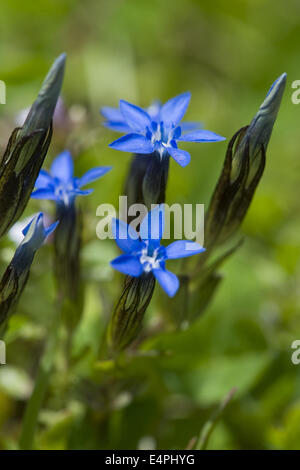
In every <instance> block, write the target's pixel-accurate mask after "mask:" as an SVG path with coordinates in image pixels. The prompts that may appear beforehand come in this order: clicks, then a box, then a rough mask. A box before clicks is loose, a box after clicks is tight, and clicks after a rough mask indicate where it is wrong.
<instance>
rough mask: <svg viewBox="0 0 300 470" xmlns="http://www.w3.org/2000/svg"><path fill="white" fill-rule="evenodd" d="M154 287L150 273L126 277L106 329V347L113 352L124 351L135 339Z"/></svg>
mask: <svg viewBox="0 0 300 470" xmlns="http://www.w3.org/2000/svg"><path fill="white" fill-rule="evenodd" d="M154 287H155V278H154V276H153V274H152V273H151V272H150V273H148V274H146V273H145V274H143V275H142V276H140V277H131V276H126V279H125V284H124V289H123V292H122V294H121V297H120V299H119V301H118V303H117V305H116V308H115V310H114V312H113V315H112V318H111V321H110V324H109V327H108V335H107V339H108V346H109V348H110V349H111V350H112V351H113V352H118V351H121V350H123V349H125V348H126V347H127V346H128V345H129V344H131V343H132V341H134V340H135V338H136V337H137V335H138V333H139V331H140V330H141V327H142V322H143V318H144V314H145V311H146V309H147V307H148V305H149V303H150V300H151V298H152V295H153V291H154Z"/></svg>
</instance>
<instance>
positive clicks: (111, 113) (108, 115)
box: [100, 106, 124, 122]
mask: <svg viewBox="0 0 300 470" xmlns="http://www.w3.org/2000/svg"><path fill="white" fill-rule="evenodd" d="M100 113H101V114H102V116H103V117H105V119H107V120H108V121H114V122H124V116H123V114H122V113H121V111H120V110H119V109H118V108H112V107H110V106H103V108H101V109H100Z"/></svg>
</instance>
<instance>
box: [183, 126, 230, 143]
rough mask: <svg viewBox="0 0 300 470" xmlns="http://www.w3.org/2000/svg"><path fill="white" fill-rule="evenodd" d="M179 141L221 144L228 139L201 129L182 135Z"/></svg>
mask: <svg viewBox="0 0 300 470" xmlns="http://www.w3.org/2000/svg"><path fill="white" fill-rule="evenodd" d="M178 140H181V141H182V142H220V141H221V140H226V138H225V137H222V136H221V135H218V134H215V133H214V132H211V131H207V130H205V129H199V130H197V131H194V132H189V133H188V134H184V135H182V136H181V137H179V139H178Z"/></svg>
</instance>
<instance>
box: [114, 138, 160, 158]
mask: <svg viewBox="0 0 300 470" xmlns="http://www.w3.org/2000/svg"><path fill="white" fill-rule="evenodd" d="M109 146H110V147H112V148H113V149H116V150H122V151H123V152H132V153H144V154H148V153H152V152H153V150H154V149H153V145H152V143H151V141H150V140H149V139H147V138H146V137H144V136H143V135H140V134H127V135H124V136H123V137H120V139H117V140H115V141H114V142H112V143H111V144H109Z"/></svg>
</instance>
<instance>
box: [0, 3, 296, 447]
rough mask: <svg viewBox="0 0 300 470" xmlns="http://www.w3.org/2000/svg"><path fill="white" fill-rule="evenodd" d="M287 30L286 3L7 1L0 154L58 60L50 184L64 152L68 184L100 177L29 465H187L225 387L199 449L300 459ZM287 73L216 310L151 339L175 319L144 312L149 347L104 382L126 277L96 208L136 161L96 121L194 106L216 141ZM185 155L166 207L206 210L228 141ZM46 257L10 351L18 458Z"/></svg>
mask: <svg viewBox="0 0 300 470" xmlns="http://www.w3.org/2000/svg"><path fill="white" fill-rule="evenodd" d="M299 27H300V3H299V2H298V1H297V0H290V1H288V2H281V1H274V0H272V1H271V0H243V1H236V0H228V1H226V2H224V1H220V0H215V1H214V2H211V1H210V0H201V1H200V0H199V1H197V0H183V1H178V2H174V1H172V0H152V1H143V0H126V1H125V0H124V1H122V0H110V1H108V0H107V1H102V0H86V1H84V2H81V1H79V0H39V2H36V1H33V0H28V1H27V2H22V1H20V0H10V2H2V4H1V15H0V79H1V80H4V81H5V83H6V86H7V104H6V105H0V131H1V133H0V145H1V148H2V150H4V148H5V146H6V143H7V140H8V137H9V135H10V133H11V131H12V129H13V128H14V127H15V120H16V117H17V116H18V113H19V112H20V110H22V109H24V108H26V107H27V106H29V105H30V104H31V103H32V101H33V100H34V98H35V96H36V93H37V91H38V89H39V86H40V84H41V82H42V80H43V77H44V75H45V74H46V72H47V70H48V68H49V67H50V64H51V63H52V61H53V60H54V58H55V57H56V56H57V55H59V54H60V53H61V52H63V51H65V52H66V53H67V55H68V59H67V68H66V75H65V81H64V85H63V93H62V95H63V99H64V103H65V106H66V113H67V118H66V121H67V124H66V125H65V127H63V126H56V128H55V130H54V136H53V139H52V144H51V147H50V151H49V153H48V156H47V159H46V162H45V167H47V166H48V165H49V163H50V162H51V159H52V158H53V157H54V156H55V155H56V154H57V153H58V152H59V151H61V150H62V149H64V148H70V149H71V150H72V151H73V154H74V158H75V159H76V161H75V168H76V173H77V175H78V176H80V175H81V174H82V173H83V172H84V171H86V170H87V169H89V168H90V167H91V166H97V165H107V164H109V165H113V170H112V171H111V172H110V173H109V174H108V175H107V176H105V177H104V178H103V179H101V181H99V182H97V184H95V185H94V187H95V191H94V193H93V194H92V195H91V196H90V197H88V198H85V199H82V201H81V205H82V208H83V210H84V216H85V225H84V241H85V245H84V250H83V263H84V277H85V281H86V285H87V292H86V306H85V311H84V318H83V321H82V323H81V325H80V328H79V330H78V332H77V333H76V338H75V341H74V345H73V365H72V368H68V366H67V365H66V364H65V362H64V357H63V354H62V353H61V352H59V351H58V353H57V358H56V368H55V372H54V374H53V376H52V379H51V384H50V387H49V390H48V393H47V397H46V401H45V403H44V406H43V409H42V412H41V414H40V423H39V431H38V433H37V439H36V446H37V447H38V448H43V449H48V448H50V449H63V448H75V449H76V448H80V449H82V448H94V449H105V448H114V449H137V448H158V449H172V448H180V449H183V448H185V447H186V446H187V444H188V442H189V441H190V439H191V438H192V437H193V436H197V435H199V433H200V431H201V428H202V426H203V425H204V423H205V422H206V421H207V419H208V418H209V416H210V415H211V413H212V411H213V410H214V409H215V408H216V406H217V405H218V404H219V403H220V401H221V400H222V399H223V398H224V397H225V396H226V394H227V393H228V392H229V390H230V389H231V388H232V387H237V389H238V391H237V393H236V395H235V398H234V399H233V400H232V402H231V403H230V405H229V406H228V409H227V410H226V412H225V413H224V415H223V417H222V419H221V420H220V422H219V423H218V425H217V426H216V428H215V430H214V432H213V434H212V436H211V438H210V440H209V444H208V448H209V449H272V448H273V449H300V426H299V421H300V365H298V366H297V365H293V364H292V362H291V354H292V349H291V343H292V342H293V341H294V340H296V339H300V316H299V313H300V289H299V285H300V282H299V281H300V263H299V259H300V239H299V232H300V215H299V205H300V203H299V175H300V158H299V149H298V142H299V122H300V106H297V105H294V104H292V102H291V94H292V91H293V90H292V88H291V83H292V82H293V81H294V80H297V79H300V70H299V45H298V35H299ZM283 72H287V74H288V81H287V87H286V91H285V95H284V97H283V102H282V106H281V109H280V111H279V115H278V119H277V122H276V124H275V127H274V131H273V135H272V138H271V141H270V144H269V148H268V153H267V166H266V170H265V173H264V176H263V178H262V180H261V182H260V184H259V187H258V190H257V192H256V195H255V198H254V200H253V203H252V205H251V208H250V211H249V213H248V215H247V218H246V220H245V222H244V224H243V227H242V230H241V235H242V236H243V238H244V244H243V246H242V247H241V248H240V249H239V251H238V252H237V253H236V254H235V255H234V256H233V257H232V258H231V259H230V260H229V261H228V262H227V264H225V265H224V267H223V268H222V273H223V275H224V281H223V282H222V284H221V287H220V288H219V290H218V292H217V295H216V297H215V298H214V301H213V302H212V303H211V304H210V306H209V308H208V309H207V311H206V312H205V313H204V315H203V316H202V317H201V318H199V319H198V320H197V322H196V323H194V324H193V325H192V326H190V327H189V328H188V329H186V330H185V331H175V330H174V329H173V330H172V328H168V327H167V326H166V327H165V324H166V325H167V323H164V322H162V323H161V318H164V317H167V316H168V315H169V316H170V315H172V312H170V311H168V312H165V311H164V303H163V302H162V301H161V299H162V295H160V294H159V295H158V294H157V295H156V296H155V298H154V301H153V302H152V304H151V306H150V308H149V311H148V313H147V321H148V324H149V328H153V329H156V335H154V336H153V337H152V338H150V339H148V340H146V342H145V343H144V345H143V348H142V352H140V353H139V354H136V355H128V357H127V356H126V357H123V358H122V360H120V363H119V364H117V365H116V364H114V363H111V362H97V358H98V348H99V344H100V338H101V336H102V333H103V329H104V325H105V322H106V319H107V315H109V313H110V310H111V305H112V302H113V301H115V299H116V298H117V295H118V292H119V291H120V288H121V287H120V286H121V278H120V277H118V276H116V274H115V273H114V272H113V271H112V269H111V268H110V267H109V260H110V259H112V258H113V257H114V256H116V255H117V249H116V247H115V245H114V244H113V243H111V242H110V241H99V240H97V238H96V234H95V229H96V225H97V222H98V219H97V217H96V208H97V206H98V205H99V204H101V203H103V202H107V203H113V204H115V205H116V204H117V202H118V196H119V194H122V190H123V182H124V178H125V176H126V172H127V167H128V164H129V162H130V158H131V157H130V155H129V154H126V153H122V152H117V151H113V150H111V149H110V148H109V147H108V143H109V142H111V141H112V140H113V139H114V138H116V134H113V133H112V132H110V131H108V130H107V129H105V128H103V127H101V117H100V115H99V108H100V107H101V106H103V105H109V106H117V104H118V101H119V99H120V98H123V99H126V100H129V101H132V102H134V103H136V104H138V105H140V106H143V107H146V106H148V105H149V104H150V102H151V101H152V100H153V99H155V98H158V99H160V100H162V101H165V100H167V99H168V98H170V97H172V96H175V95H176V94H179V93H181V92H183V91H186V90H190V91H191V92H192V100H191V104H190V107H189V110H188V113H187V115H186V118H187V119H188V120H200V121H202V122H204V124H205V127H206V128H208V129H210V130H213V131H215V132H217V133H219V134H221V135H224V136H226V137H227V139H229V138H230V137H231V136H232V135H233V133H234V132H235V131H236V130H238V129H239V128H240V127H241V126H243V125H246V124H248V123H249V122H250V120H251V118H252V117H253V116H254V114H255V112H256V111H257V109H258V107H259V105H260V103H261V102H262V100H263V98H264V96H265V94H266V92H267V90H268V88H269V86H270V85H271V83H272V82H273V81H274V80H275V79H276V78H277V77H278V76H279V75H280V74H281V73H283ZM184 148H185V149H186V150H188V151H190V153H191V155H192V161H191V163H190V165H189V166H188V167H186V168H184V169H182V168H181V167H180V166H179V165H177V164H176V163H174V162H171V171H170V177H169V183H168V191H167V202H169V203H173V202H181V203H187V202H193V203H204V204H208V202H209V199H210V195H211V193H212V191H213V188H214V185H215V183H216V180H217V177H218V175H219V173H220V170H221V167H222V163H223V160H224V155H225V150H226V142H224V143H219V144H192V143H191V144H186V146H185V147H184ZM40 209H42V210H44V211H45V212H47V213H50V214H51V213H53V209H54V208H53V205H52V204H51V203H48V202H39V201H31V202H30V203H29V206H28V208H27V210H26V214H25V215H30V214H32V213H34V212H37V211H38V210H40ZM25 215H24V216H25ZM14 249H15V245H14V243H13V242H12V241H11V240H10V239H9V238H8V237H7V238H6V239H5V240H4V241H2V242H1V245H0V269H1V273H2V272H3V271H4V269H5V267H6V265H7V264H8V262H9V261H10V259H11V257H12V255H13V252H14ZM51 256H52V250H51V245H47V246H45V247H44V248H43V249H41V250H40V252H39V253H38V254H37V256H36V259H35V263H34V265H33V267H32V270H31V277H30V281H29V283H28V285H27V288H26V291H25V292H24V295H23V297H22V299H21V302H20V304H19V306H18V309H17V314H16V315H15V316H14V318H13V319H12V322H11V325H10V329H9V331H8V334H7V337H6V341H7V365H5V366H0V426H1V427H0V448H4V449H7V448H15V447H16V445H17V439H18V435H19V432H20V423H21V419H22V415H23V411H24V405H25V403H26V400H27V399H28V397H29V396H30V393H31V390H32V385H33V380H34V377H35V373H36V368H37V363H38V359H39V356H40V354H41V351H42V348H43V344H44V341H45V338H46V337H47V326H48V325H49V318H50V317H51V315H52V314H53V309H54V308H55V307H54V305H55V304H54V298H55V288H54V282H53V279H52V274H51V263H52V258H51ZM115 280H117V281H118V282H117V283H116V282H113V281H115ZM95 363H96V365H95Z"/></svg>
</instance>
